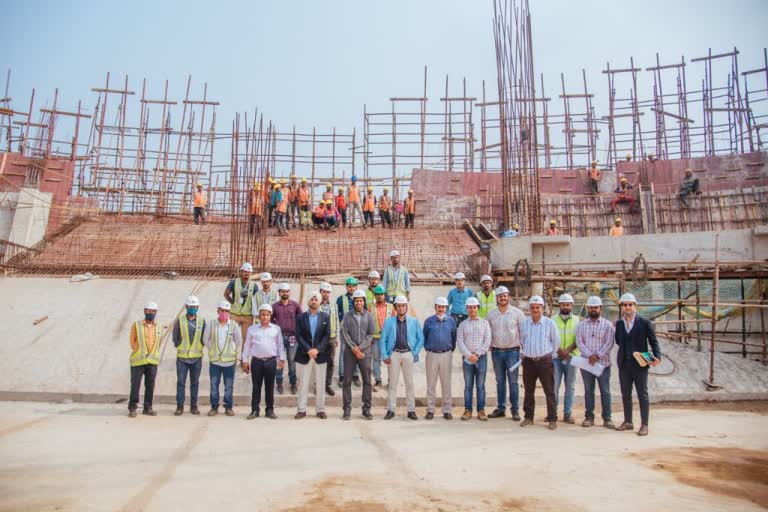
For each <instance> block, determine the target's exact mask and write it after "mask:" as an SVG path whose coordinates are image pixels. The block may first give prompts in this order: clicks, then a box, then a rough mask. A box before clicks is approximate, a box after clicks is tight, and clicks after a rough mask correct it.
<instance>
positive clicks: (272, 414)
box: [264, 409, 277, 420]
mask: <svg viewBox="0 0 768 512" xmlns="http://www.w3.org/2000/svg"><path fill="white" fill-rule="evenodd" d="M264 417H265V418H269V419H271V420H276V419H277V414H275V411H273V410H272V409H270V410H268V411H267V412H266V414H264Z"/></svg>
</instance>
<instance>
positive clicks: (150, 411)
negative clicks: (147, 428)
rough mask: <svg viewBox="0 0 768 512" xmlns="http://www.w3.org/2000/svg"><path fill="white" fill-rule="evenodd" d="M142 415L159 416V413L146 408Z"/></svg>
mask: <svg viewBox="0 0 768 512" xmlns="http://www.w3.org/2000/svg"><path fill="white" fill-rule="evenodd" d="M141 414H146V415H147V416H157V413H156V412H155V411H153V410H152V408H151V407H145V408H144V410H143V411H141Z"/></svg>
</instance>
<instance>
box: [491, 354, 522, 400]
mask: <svg viewBox="0 0 768 512" xmlns="http://www.w3.org/2000/svg"><path fill="white" fill-rule="evenodd" d="M491 360H492V361H493V373H495V374H496V398H497V399H498V405H497V406H496V408H497V409H498V410H500V411H502V412H504V411H506V410H507V384H509V399H510V405H511V406H510V410H511V411H512V412H513V413H516V412H518V411H519V409H520V386H519V385H518V383H517V380H518V375H519V373H520V368H517V369H515V371H514V372H510V371H509V369H510V368H512V367H513V366H514V365H516V364H517V362H518V361H519V360H520V351H519V350H509V351H504V352H502V351H499V350H494V351H492V352H491Z"/></svg>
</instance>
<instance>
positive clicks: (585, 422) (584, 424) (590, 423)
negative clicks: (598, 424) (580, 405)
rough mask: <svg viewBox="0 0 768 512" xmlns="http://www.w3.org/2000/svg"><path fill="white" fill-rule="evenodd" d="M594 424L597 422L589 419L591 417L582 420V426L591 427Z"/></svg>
mask: <svg viewBox="0 0 768 512" xmlns="http://www.w3.org/2000/svg"><path fill="white" fill-rule="evenodd" d="M594 424H595V422H594V421H593V420H591V419H589V418H587V419H585V420H584V421H582V422H581V426H582V427H586V428H589V427H591V426H592V425H594Z"/></svg>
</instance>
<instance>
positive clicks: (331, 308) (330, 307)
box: [320, 301, 339, 339]
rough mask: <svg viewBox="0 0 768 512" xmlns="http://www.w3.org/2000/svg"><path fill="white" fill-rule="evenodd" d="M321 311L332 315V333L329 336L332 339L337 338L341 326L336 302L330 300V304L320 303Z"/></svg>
mask: <svg viewBox="0 0 768 512" xmlns="http://www.w3.org/2000/svg"><path fill="white" fill-rule="evenodd" d="M320 311H322V312H323V313H326V314H327V315H328V316H330V317H331V334H330V336H329V337H330V338H331V339H333V338H335V337H336V336H337V334H338V326H339V314H338V312H337V311H336V304H335V303H333V302H332V301H329V302H328V304H320Z"/></svg>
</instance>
